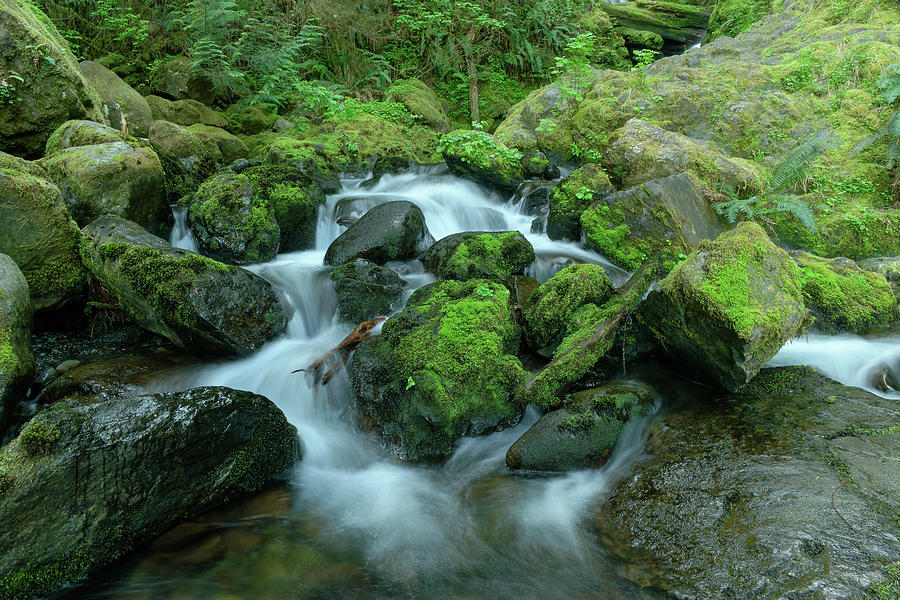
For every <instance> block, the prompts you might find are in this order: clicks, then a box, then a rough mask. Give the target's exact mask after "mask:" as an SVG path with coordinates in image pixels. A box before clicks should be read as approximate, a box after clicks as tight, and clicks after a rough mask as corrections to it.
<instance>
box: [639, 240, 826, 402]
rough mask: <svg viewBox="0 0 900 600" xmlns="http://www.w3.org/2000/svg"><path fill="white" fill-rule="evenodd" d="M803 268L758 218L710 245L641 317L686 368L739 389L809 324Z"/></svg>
mask: <svg viewBox="0 0 900 600" xmlns="http://www.w3.org/2000/svg"><path fill="white" fill-rule="evenodd" d="M801 281H802V279H801V272H800V269H799V267H797V265H796V263H794V261H793V260H792V259H791V257H790V256H789V255H788V254H787V252H785V251H784V250H782V249H781V248H779V247H777V246H775V244H773V243H772V241H771V240H770V239H769V236H767V235H766V232H765V231H763V229H762V228H761V227H760V226H759V225H756V224H755V223H742V224H740V225H738V227H737V228H735V229H734V230H732V231H729V232H728V233H724V234H722V235H721V236H719V237H718V238H716V240H715V241H712V242H709V241H707V242H703V243H702V244H700V248H699V249H698V250H696V251H695V252H693V253H692V254H691V255H690V256H689V257H688V258H687V260H685V261H684V262H682V263H681V264H680V265H679V266H678V267H676V268H675V269H674V270H673V271H672V272H671V273H669V275H668V276H667V277H666V278H665V279H663V280H662V281H661V282H659V284H658V285H657V286H656V288H655V289H654V290H653V291H652V292H650V294H649V295H648V297H647V299H646V300H645V301H644V302H643V303H642V304H641V307H640V310H639V311H638V317H639V319H640V320H641V322H642V324H643V326H644V327H646V328H647V329H648V330H649V331H651V332H652V333H653V335H654V336H655V337H656V339H657V341H658V342H659V343H660V346H661V347H662V350H663V352H664V353H665V356H666V358H667V360H669V361H670V362H672V363H673V364H677V365H678V370H679V372H681V373H684V374H685V375H687V376H689V377H691V378H693V379H695V380H697V381H702V382H705V383H708V384H710V385H713V386H716V387H719V388H722V389H725V390H730V391H733V390H737V389H739V388H740V387H742V386H743V385H745V384H746V383H747V382H748V381H750V380H751V379H752V378H753V376H754V375H756V373H758V372H759V370H760V369H761V368H762V367H763V366H765V364H766V363H767V362H768V361H769V359H771V358H772V357H773V356H775V354H776V353H777V352H778V350H779V349H781V347H782V346H783V345H784V343H785V342H787V341H788V340H790V339H791V338H793V337H796V336H797V335H799V334H800V333H801V332H802V331H803V329H804V327H806V326H807V325H808V324H809V311H808V310H807V309H806V307H805V305H804V302H803V292H802V291H801Z"/></svg>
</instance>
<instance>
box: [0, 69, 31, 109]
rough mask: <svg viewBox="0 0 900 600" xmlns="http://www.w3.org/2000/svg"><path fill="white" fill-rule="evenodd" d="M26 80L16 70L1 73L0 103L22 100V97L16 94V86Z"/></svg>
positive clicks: (12, 102)
mask: <svg viewBox="0 0 900 600" xmlns="http://www.w3.org/2000/svg"><path fill="white" fill-rule="evenodd" d="M24 81H25V80H24V79H22V77H21V76H20V75H19V74H18V73H16V72H15V71H11V72H9V73H7V74H6V75H0V105H2V104H14V103H16V102H21V101H22V99H21V98H20V97H19V96H18V95H17V94H16V86H17V85H19V84H20V83H24Z"/></svg>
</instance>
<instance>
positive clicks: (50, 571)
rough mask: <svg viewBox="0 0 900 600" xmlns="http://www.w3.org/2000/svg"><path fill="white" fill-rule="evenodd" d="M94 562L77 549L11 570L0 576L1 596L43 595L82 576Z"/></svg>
mask: <svg viewBox="0 0 900 600" xmlns="http://www.w3.org/2000/svg"><path fill="white" fill-rule="evenodd" d="M95 562H96V561H95V559H94V557H92V556H91V555H90V554H89V553H88V552H87V551H85V550H78V551H76V552H72V553H71V554H69V555H68V556H66V557H64V558H62V559H59V560H55V561H53V562H50V563H45V564H43V565H40V566H37V567H32V568H27V569H18V570H16V571H12V572H10V573H7V574H6V575H4V576H3V577H2V578H0V597H3V598H8V599H9V600H30V599H31V598H37V597H42V596H44V595H46V594H48V593H50V592H53V591H56V590H58V589H59V588H61V587H62V586H63V585H64V584H66V583H69V582H71V581H74V580H76V579H79V578H81V577H84V575H85V574H86V573H87V572H88V571H89V570H90V569H91V567H92V566H93V565H94V564H95Z"/></svg>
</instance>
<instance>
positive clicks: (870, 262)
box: [859, 256, 900, 282]
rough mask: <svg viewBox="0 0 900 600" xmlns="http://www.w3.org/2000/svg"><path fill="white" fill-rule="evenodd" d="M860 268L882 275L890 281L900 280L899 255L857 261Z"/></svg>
mask: <svg viewBox="0 0 900 600" xmlns="http://www.w3.org/2000/svg"><path fill="white" fill-rule="evenodd" d="M859 266H860V268H863V269H865V270H867V271H873V272H875V273H880V274H882V275H884V277H885V279H887V280H888V281H891V282H895V281H896V282H900V256H879V257H877V258H867V259H865V260H861V261H859Z"/></svg>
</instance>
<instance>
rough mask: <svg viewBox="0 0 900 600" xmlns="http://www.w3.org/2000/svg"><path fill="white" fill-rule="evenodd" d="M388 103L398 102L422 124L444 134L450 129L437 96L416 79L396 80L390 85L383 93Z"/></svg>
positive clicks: (443, 106) (448, 121) (444, 110)
mask: <svg viewBox="0 0 900 600" xmlns="http://www.w3.org/2000/svg"><path fill="white" fill-rule="evenodd" d="M385 98H386V99H387V100H389V101H393V102H400V103H401V104H403V106H405V107H406V108H407V110H409V112H410V113H412V114H413V115H415V116H417V117H419V118H421V119H422V122H423V123H425V124H426V125H428V126H429V127H431V128H432V129H437V130H438V131H440V132H446V131H448V130H449V129H450V119H449V117H448V116H447V109H446V108H445V105H444V103H443V102H441V99H440V98H438V96H437V94H435V93H434V91H433V90H432V89H431V88H430V87H428V86H427V85H426V84H425V83H424V82H422V81H420V80H419V79H416V78H414V77H413V78H410V79H398V80H396V81H394V82H393V83H392V84H391V87H389V88H388V90H387V92H386V93H385Z"/></svg>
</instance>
